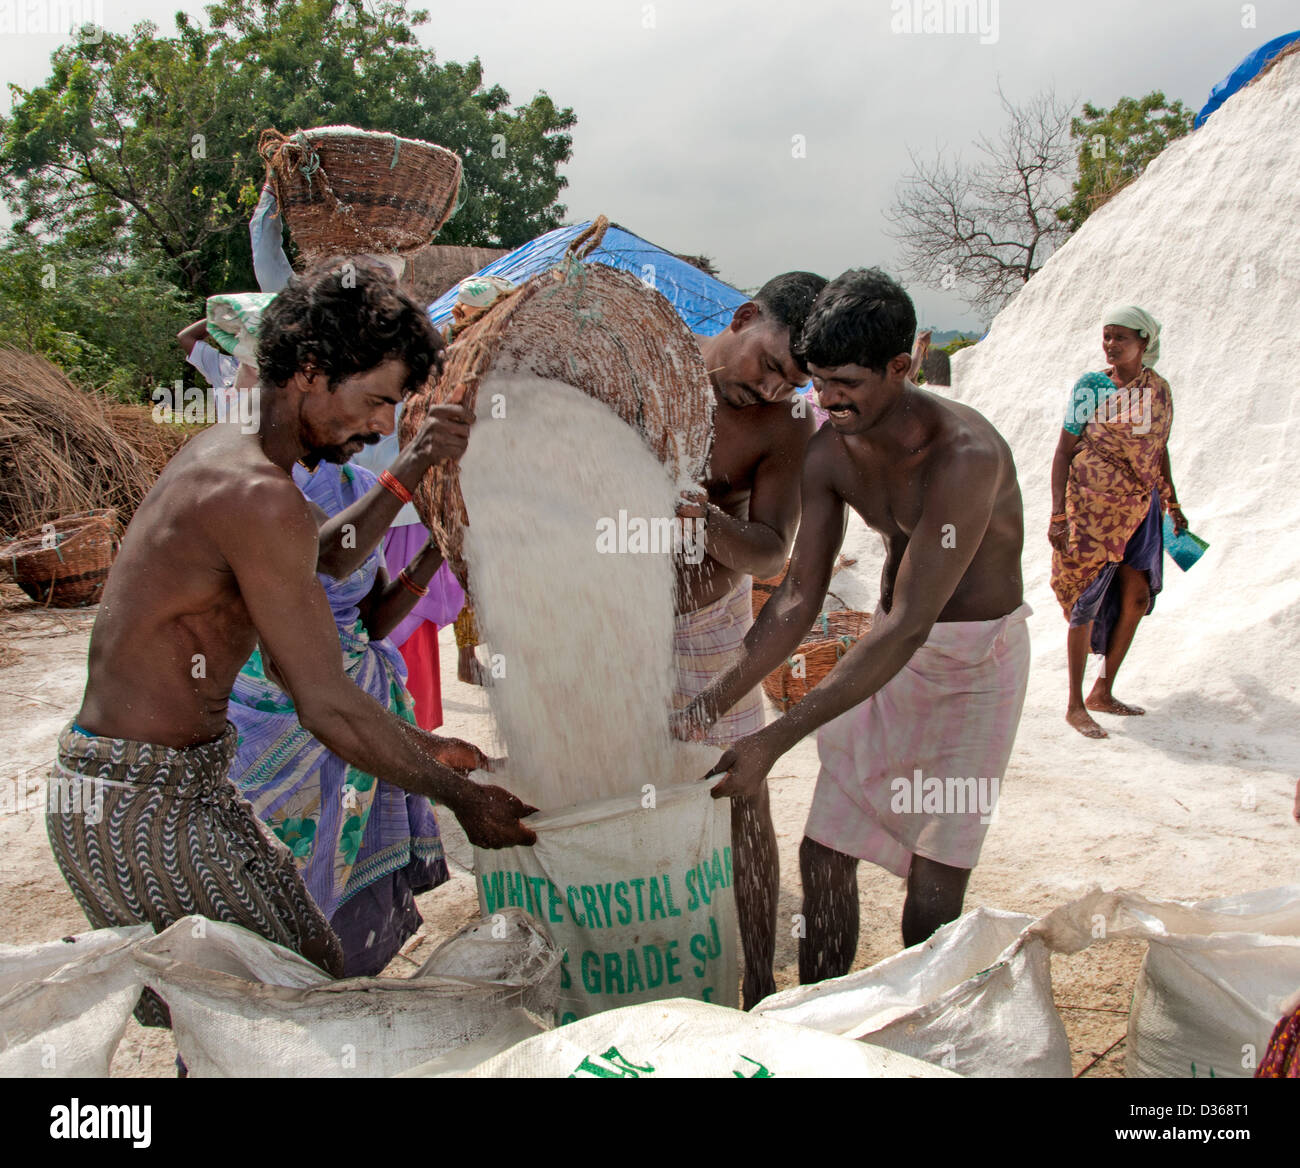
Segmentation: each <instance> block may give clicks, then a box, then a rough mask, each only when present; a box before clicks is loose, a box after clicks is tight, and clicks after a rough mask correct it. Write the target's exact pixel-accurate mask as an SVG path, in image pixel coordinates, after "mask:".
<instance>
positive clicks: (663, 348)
mask: <svg viewBox="0 0 1300 1168" xmlns="http://www.w3.org/2000/svg"><path fill="white" fill-rule="evenodd" d="M607 225H608V221H607V220H605V219H604V217H603V216H602V217H601V219H598V220H597V221H596V223H595V224H594V225H593V227H592V228H591V229H589V231H588V232H586V233H584V235H583V236H579V237H578V239H575V240H574V243H573V244H572V245H571V247H570V255H569V258H568V259H566V261H565V262H564V263H563V264H562V265H561V266H560V267H557V268H555V269H552V270H551V271H549V272H543V273H541V274H539V275H536V276H534V277H533V278H532V279H531V280H529V281H528V282H527V283H525V284H523V285H522V286H521V287H520V288H519V289H518V290H517V291H515V292H513V293H511V294H510V295H509V296H507V297H506V298H505V299H503V300H499V301H497V303H496V304H494V305H493V306H492V307H491V308H490V309H488V311H487V312H485V313H484V314H483V315H482V316H481V317H479V318H478V319H477V320H476V321H474V322H473V323H472V324H470V325H468V326H467V327H466V328H465V329H464V331H463V332H461V333H460V334H459V336H458V337H457V339H456V340H455V342H454V343H453V344H452V345H451V348H450V349H449V350H448V355H447V363H446V367H445V369H444V371H443V375H442V377H441V378H439V380H438V381H437V383H436V384H434V385H432V386H431V387H429V388H428V389H426V390H425V391H423V392H422V393H420V394H418V395H416V396H415V397H413V398H412V399H411V400H410V401H409V402H408V403H407V405H406V408H405V409H404V410H403V412H402V420H401V426H400V429H399V435H400V438H401V441H402V444H403V445H405V444H406V443H407V442H409V441H410V440H411V438H412V436H413V435H414V434H415V432H416V431H417V430H418V429H419V427H420V425H421V423H423V421H424V419H425V417H426V416H427V413H428V410H429V407H430V406H433V405H439V404H443V403H446V402H458V401H459V402H463V403H464V404H465V405H467V406H469V407H470V408H471V409H473V408H474V403H475V399H476V397H477V394H478V391H479V386H480V384H481V382H482V379H483V378H484V377H486V376H487V375H488V374H489V373H492V372H499V373H529V374H533V375H535V376H537V377H545V378H549V379H551V380H555V381H563V382H565V383H566V384H568V385H572V386H574V387H575V388H577V389H580V390H582V392H583V393H585V394H587V395H588V396H589V397H593V398H595V399H596V400H597V401H601V402H604V403H605V404H606V405H607V406H609V407H610V409H612V410H613V411H614V412H615V413H616V414H618V416H619V417H620V418H622V419H623V420H624V421H625V422H627V424H628V425H629V426H632V427H633V428H634V429H635V430H636V431H637V432H638V433H639V434H640V435H641V437H642V438H643V439H644V440H645V442H646V444H647V445H648V446H649V447H650V449H651V450H653V451H654V453H655V455H656V456H657V457H658V458H659V461H660V462H662V463H663V464H664V466H665V467H666V468H667V469H668V472H669V474H670V475H671V477H672V479H673V481H674V482H676V483H681V484H683V485H685V484H687V483H690V484H695V483H698V482H700V481H701V480H702V479H703V477H704V474H705V470H706V467H707V463H708V455H709V442H710V439H711V437H712V433H713V391H712V388H711V386H710V382H709V376H708V372H707V371H706V369H705V367H704V360H703V358H702V357H701V356H700V351H699V348H698V346H697V345H696V343H695V339H694V337H693V336H692V335H691V332H690V330H689V329H688V328H687V327H686V325H685V324H684V323H683V321H682V319H681V317H679V316H678V315H677V313H676V312H674V311H673V309H672V306H671V305H670V304H669V303H668V301H667V300H665V299H664V297H663V296H661V295H660V294H659V293H658V292H656V291H654V290H653V289H652V288H650V287H648V286H647V285H646V284H644V283H643V282H642V281H641V280H638V279H637V278H636V277H635V276H633V275H631V274H629V273H627V272H623V271H619V270H617V269H615V268H610V267H606V266H605V265H603V264H600V263H590V264H584V263H582V262H581V258H582V254H583V252H584V250H590V249H591V248H593V247H595V246H596V244H598V243H599V240H600V237H601V235H603V233H604V228H605V226H607ZM478 424H479V425H483V424H484V423H483V422H482V421H480V422H479V423H478ZM489 424H490V423H489ZM473 440H474V439H473V435H472V434H471V436H470V441H471V442H473ZM574 457H575V458H581V457H582V452H581V451H580V450H576V451H574ZM415 508H416V510H417V511H418V512H419V513H420V517H421V518H422V519H423V520H424V523H425V525H426V526H427V527H428V528H429V530H430V531H432V532H433V534H434V537H435V539H436V540H437V543H438V546H439V547H440V548H441V549H442V553H443V555H444V556H445V557H446V559H447V561H448V563H449V564H451V566H452V570H453V571H454V572H455V573H456V574H457V575H458V576H459V577H460V578H461V580H462V581H464V579H465V564H464V553H463V540H464V532H463V528H464V527H465V526H466V525H467V524H468V523H469V516H468V513H467V511H466V508H465V500H464V498H463V496H462V495H461V492H460V480H459V470H458V467H457V466H456V464H455V463H441V464H439V465H437V466H435V467H433V468H432V469H431V470H430V471H429V473H428V474H426V475H425V477H424V479H423V480H422V481H421V482H420V484H419V486H417V487H416V489H415Z"/></svg>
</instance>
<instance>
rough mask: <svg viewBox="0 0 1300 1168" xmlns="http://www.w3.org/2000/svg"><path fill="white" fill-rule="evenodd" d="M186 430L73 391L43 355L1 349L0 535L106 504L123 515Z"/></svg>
mask: <svg viewBox="0 0 1300 1168" xmlns="http://www.w3.org/2000/svg"><path fill="white" fill-rule="evenodd" d="M118 427H122V431H119V429H118ZM146 427H148V428H146ZM123 431H124V432H123ZM187 436H188V435H187V434H185V433H184V432H183V431H177V430H176V429H175V428H174V427H171V426H164V425H158V424H155V423H154V421H153V419H152V417H151V415H150V411H149V410H148V409H147V408H144V407H139V406H126V405H114V404H110V403H108V402H106V401H105V400H104V399H102V398H99V397H96V396H94V395H93V394H89V393H85V392H83V391H82V390H79V389H78V388H77V387H76V386H75V385H73V384H72V382H70V381H69V380H68V379H67V378H66V377H65V376H64V375H63V374H62V373H61V372H60V371H59V370H58V369H57V368H56V367H55V366H53V365H51V364H50V363H49V362H48V361H46V360H45V359H44V358H43V357H38V356H36V355H35V354H33V353H25V352H22V351H21V350H18V349H8V348H0V534H3V535H4V536H5V537H7V538H13V537H14V536H16V535H18V534H19V533H21V532H25V531H30V530H32V529H34V528H37V529H38V528H39V527H40V526H41V525H42V524H44V523H49V522H52V521H53V520H55V519H58V518H59V517H60V516H66V515H69V514H73V513H76V512H82V511H94V510H97V509H99V508H104V507H111V508H115V509H116V510H117V512H118V514H119V516H120V517H121V519H122V521H123V522H124V523H125V522H127V521H129V520H130V517H131V515H132V514H133V513H134V511H135V509H136V507H137V506H139V504H140V500H141V499H143V498H144V496H145V494H146V493H147V492H148V491H149V488H150V487H152V486H153V483H154V480H155V479H156V478H157V477H158V473H159V471H160V470H161V469H162V467H163V466H164V465H165V464H166V461H167V458H168V457H170V454H171V453H174V452H175V450H176V449H178V448H179V446H180V445H182V444H183V443H184V442H185V440H186V438H187Z"/></svg>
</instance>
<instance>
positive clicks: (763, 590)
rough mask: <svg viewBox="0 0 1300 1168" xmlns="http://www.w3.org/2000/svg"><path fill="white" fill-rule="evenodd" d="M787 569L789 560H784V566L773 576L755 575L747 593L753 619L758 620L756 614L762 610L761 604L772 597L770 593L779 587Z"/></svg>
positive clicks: (788, 568)
mask: <svg viewBox="0 0 1300 1168" xmlns="http://www.w3.org/2000/svg"><path fill="white" fill-rule="evenodd" d="M789 570H790V561H789V560H786V562H785V566H784V567H783V568H782V569H781V570H780V571H779V572H778V573H777V574H776V575H775V576H769V577H768V578H767V579H766V580H759V579H758V578H757V577H755V579H754V581H753V584H752V586H751V588H750V593H749V602H750V604H751V605H753V608H754V619H755V620H758V614H759V613H760V612H762V611H763V605H765V604H766V603H767V602H768V601H769V600H771V599H772V593H773V592H775V591H776V590H777V589H778V588H780V587H781V585H782V583H783V582H784V581H785V574H786V573H787V572H788V571H789Z"/></svg>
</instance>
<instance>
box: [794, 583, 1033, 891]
mask: <svg viewBox="0 0 1300 1168" xmlns="http://www.w3.org/2000/svg"><path fill="white" fill-rule="evenodd" d="M1031 611H1032V610H1031V609H1030V607H1029V605H1027V604H1022V605H1021V606H1020V607H1019V608H1017V609H1016V610H1015V611H1014V612H1012V613H1009V614H1008V615H1006V616H1004V617H1001V618H1000V619H998V620H991V621H955V622H948V623H944V624H936V625H935V626H934V627H933V628H932V629H931V631H930V636H929V637H928V638H927V639H926V642H925V644H924V645H922V646H921V647H920V648H919V649H918V650H917V651H916V652H915V653H913V654H912V656H911V658H910V660H909V661H908V662H907V664H906V665H904V666H903V668H902V669H901V670H900V671H899V672H898V673H897V674H896V675H895V676H894V677H893V678H891V679H890V680H889V681H888V682H887V683H886V684H885V685H884V686H883V687H882V688H881V689H879V690H877V691H876V693H874V694H873V695H872V696H871V697H869V698H868V699H867V700H866V701H865V702H862V703H861V704H859V705H857V706H854V707H853V708H852V709H851V710H847V711H846V712H845V713H843V714H841V715H840V716H839V717H838V718H836V719H834V720H833V721H831V722H828V723H827V724H826V725H825V726H823V727H822V728H821V730H820V731H819V732H818V735H817V750H818V754H819V755H820V757H821V764H822V765H821V771H820V773H819V774H818V776H817V788H816V790H815V791H814V792H813V802H812V808H811V809H810V811H809V812H808V825H807V827H806V828H805V829H804V834H805V835H807V836H808V837H809V838H810V839H813V840H816V841H817V842H818V843H820V844H824V845H825V846H826V847H828V848H834V849H835V851H837V852H842V853H844V854H845V855H848V856H857V857H858V858H859V859H863V860H870V861H871V862H872V863H874V864H879V865H880V866H881V867H882V868H887V869H888V870H889V871H891V872H893V873H894V874H895V875H897V876H906V875H907V873H908V871H909V870H910V868H911V866H912V857H913V856H914V855H917V856H924V857H925V858H926V859H930V860H936V861H938V862H939V863H941V864H947V865H949V866H951V867H954V868H973V867H975V864H976V862H977V861H978V860H979V854H980V848H981V847H982V846H983V843H984V836H985V834H986V833H987V832H988V825H989V822H990V820H991V818H992V814H993V810H994V808H995V806H996V801H997V797H998V794H999V792H1000V790H1001V784H1002V780H1003V777H1004V775H1005V772H1006V766H1007V760H1008V759H1009V758H1010V757H1011V748H1012V746H1013V745H1014V744H1015V740H1016V728H1017V727H1018V726H1019V724H1020V712H1021V709H1022V708H1023V706H1024V704H1025V690H1026V688H1027V687H1028V684H1029V630H1028V628H1027V627H1026V624H1025V620H1026V618H1027V617H1028V616H1029V615H1030V613H1031ZM883 619H885V618H884V616H883V614H881V613H879V612H877V614H876V616H875V623H877V624H878V623H879V622H880V621H882V620H883Z"/></svg>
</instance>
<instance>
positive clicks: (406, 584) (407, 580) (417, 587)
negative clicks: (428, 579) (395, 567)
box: [397, 568, 429, 596]
mask: <svg viewBox="0 0 1300 1168" xmlns="http://www.w3.org/2000/svg"><path fill="white" fill-rule="evenodd" d="M397 580H398V583H400V584H401V585H402V587H403V588H405V589H406V590H407V591H408V592H414V593H415V595H416V596H428V595H429V590H428V588H426V587H424V586H423V585H422V584H417V583H416V582H415V581H414V580H412V579H411V577H410V576H408V575H407V574H406V569H405V568H403V569H402V570H401V571H400V572H398V573H397Z"/></svg>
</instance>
